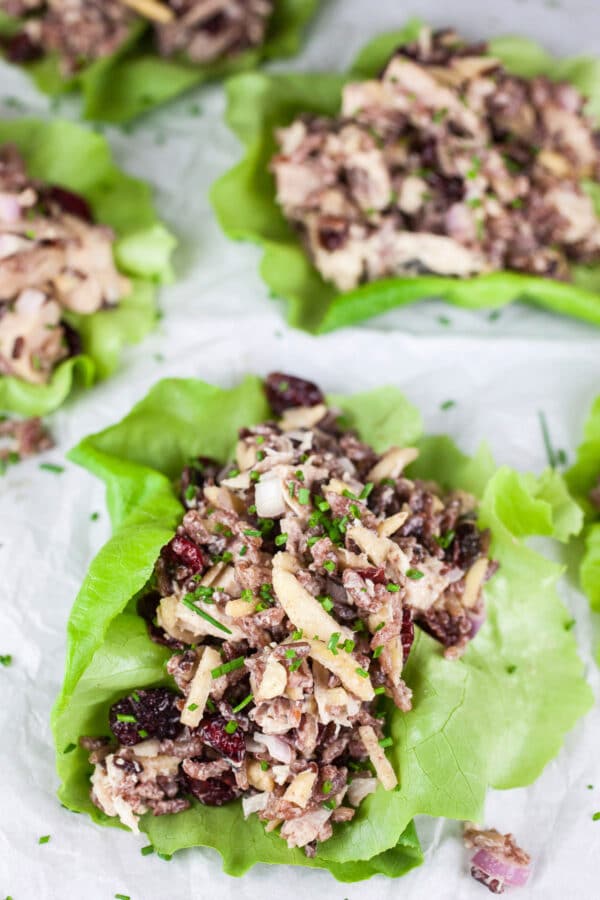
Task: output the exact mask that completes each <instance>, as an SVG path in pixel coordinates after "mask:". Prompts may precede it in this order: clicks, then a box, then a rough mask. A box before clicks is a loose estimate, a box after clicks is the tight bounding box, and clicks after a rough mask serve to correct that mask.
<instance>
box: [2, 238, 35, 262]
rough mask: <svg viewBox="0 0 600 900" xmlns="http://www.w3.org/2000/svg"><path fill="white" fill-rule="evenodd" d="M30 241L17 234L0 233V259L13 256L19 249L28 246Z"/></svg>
mask: <svg viewBox="0 0 600 900" xmlns="http://www.w3.org/2000/svg"><path fill="white" fill-rule="evenodd" d="M30 245H31V242H30V241H28V240H27V239H26V238H22V237H19V235H18V234H0V259H6V258H7V257H9V256H14V255H15V253H19V252H20V251H21V250H25V249H27V248H29V247H30Z"/></svg>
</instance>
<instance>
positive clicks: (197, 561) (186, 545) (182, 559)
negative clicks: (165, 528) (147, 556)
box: [164, 534, 206, 575]
mask: <svg viewBox="0 0 600 900" xmlns="http://www.w3.org/2000/svg"><path fill="white" fill-rule="evenodd" d="M164 551H165V554H166V556H167V558H168V559H169V560H170V561H171V562H172V563H175V565H179V566H185V567H186V569H190V571H191V573H192V575H197V574H198V572H202V570H203V569H204V567H205V565H206V563H205V561H204V556H203V555H202V551H201V549H200V547H197V546H196V544H194V542H193V541H190V540H189V538H184V537H181V535H179V534H176V535H175V537H174V538H173V540H171V541H169V543H168V544H167V546H166V547H165V548H164Z"/></svg>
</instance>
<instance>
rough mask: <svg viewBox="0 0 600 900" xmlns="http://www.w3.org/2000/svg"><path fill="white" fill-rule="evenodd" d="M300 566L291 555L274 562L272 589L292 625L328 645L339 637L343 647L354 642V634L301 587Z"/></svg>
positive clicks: (279, 554)
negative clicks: (328, 642)
mask: <svg viewBox="0 0 600 900" xmlns="http://www.w3.org/2000/svg"><path fill="white" fill-rule="evenodd" d="M297 568H298V564H297V563H296V561H295V559H294V557H293V556H292V555H291V554H290V553H285V552H281V553H277V554H276V556H275V557H274V558H273V589H274V591H275V594H276V595H277V599H278V600H279V602H280V604H281V606H282V607H283V609H284V610H285V613H286V615H287V616H288V618H289V619H290V620H291V622H292V623H293V625H294V626H295V627H296V628H297V629H299V630H301V631H302V632H303V633H304V634H305V635H310V636H312V635H316V636H317V638H319V639H320V640H322V641H325V643H327V641H328V640H329V638H330V637H331V635H332V634H336V633H339V634H340V636H341V643H343V642H344V641H345V640H352V638H353V632H352V631H351V630H350V629H349V628H346V627H345V626H344V625H340V624H339V622H336V620H335V619H334V618H333V617H332V616H330V615H329V614H328V613H327V612H325V610H324V609H323V607H322V606H321V604H320V603H319V601H318V600H316V599H315V597H313V596H312V594H309V592H308V591H307V590H306V588H304V587H302V585H301V584H300V582H299V581H298V579H297V578H296V576H295V574H294V573H295V572H296V571H297Z"/></svg>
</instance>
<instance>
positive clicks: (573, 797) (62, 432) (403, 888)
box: [0, 0, 600, 900]
mask: <svg viewBox="0 0 600 900" xmlns="http://www.w3.org/2000/svg"><path fill="white" fill-rule="evenodd" d="M445 7H446V4H444V3H442V0H438V2H435V0H429V2H420V3H417V2H414V0H413V2H408V3H405V4H402V3H399V2H394V0H380V2H379V3H377V4H375V3H368V2H365V0H337V2H334V0H329V2H328V0H325V2H324V3H323V9H322V12H321V15H320V17H319V19H318V20H317V23H316V25H315V27H313V29H312V32H311V35H310V39H309V41H308V44H307V46H306V48H305V51H304V53H303V54H302V55H301V56H300V57H299V58H298V59H297V60H295V61H294V62H293V65H294V66H295V67H298V68H304V69H310V68H322V69H326V68H343V67H344V66H345V65H346V64H347V63H349V62H350V60H351V58H352V56H353V54H354V53H355V51H356V50H357V49H358V48H359V47H360V46H361V45H362V44H363V43H365V42H366V40H368V39H369V38H370V37H371V36H373V35H375V34H377V33H378V32H381V31H382V30H385V29H388V28H394V27H397V26H399V25H401V24H402V23H403V22H404V21H405V19H406V18H407V17H408V16H410V15H417V14H418V15H420V16H422V17H423V18H425V19H427V20H429V21H432V22H434V23H435V24H437V25H445V24H450V22H451V20H452V24H454V25H456V26H457V27H458V28H460V29H461V30H462V31H463V32H464V33H465V34H466V35H468V36H469V37H471V38H480V37H484V36H486V35H489V34H492V33H507V32H519V33H521V34H526V35H528V36H531V37H534V38H537V39H539V40H541V41H542V42H544V43H545V44H546V46H548V47H549V48H550V49H551V50H553V51H555V52H556V53H562V54H567V53H570V54H572V53H578V52H588V53H590V52H595V53H600V9H599V8H598V5H597V0H579V2H575V0H570V2H568V3H567V2H566V0H563V3H562V5H559V3H558V2H556V0H547V2H544V3H542V2H533V0H527V2H518V0H504V2H503V3H502V4H484V3H478V2H476V0H470V2H466V0H457V2H455V4H454V5H453V8H452V11H451V12H448V11H447V10H446V9H445ZM288 65H291V64H288ZM6 98H8V102H6ZM11 98H17V100H18V101H19V104H21V103H22V104H24V109H25V111H26V112H27V113H31V112H33V113H36V114H37V113H40V114H47V113H48V106H47V104H46V101H45V100H44V98H41V97H40V96H38V95H37V94H36V93H35V92H34V91H33V89H32V88H31V86H30V85H29V83H28V82H27V81H26V79H24V78H23V77H22V76H21V75H20V73H18V72H15V71H13V70H11V69H9V68H7V67H6V66H3V65H2V64H0V114H1V115H15V109H14V106H15V104H14V100H12V99H11ZM195 101H199V102H200V104H201V107H202V115H201V116H200V117H196V118H194V117H190V116H189V115H188V111H189V107H190V105H191V103H192V102H195ZM75 109H76V107H72V106H70V105H69V106H68V107H64V111H65V112H66V113H71V114H72V113H73V111H74V110H75ZM222 110H223V96H222V92H221V91H220V90H219V89H218V88H209V89H204V90H201V91H198V92H197V93H196V95H194V96H192V97H188V98H185V99H184V100H182V101H180V102H178V103H176V104H174V105H173V106H171V107H169V108H168V110H166V111H163V112H160V113H158V114H157V115H155V116H154V117H152V118H150V119H147V120H145V121H144V122H143V123H141V124H139V125H138V126H136V128H135V129H134V131H133V133H131V134H125V133H123V132H121V131H117V130H107V136H108V137H109V139H110V141H111V143H112V145H113V147H114V149H115V153H116V156H117V159H118V161H119V163H120V164H121V165H122V166H123V167H124V168H126V169H127V170H129V171H130V172H132V173H133V174H136V175H139V176H142V177H144V178H147V179H148V180H149V181H150V182H151V183H152V184H153V185H154V186H155V188H156V190H157V200H158V203H159V206H160V210H161V213H162V215H163V216H164V217H165V218H166V220H167V221H168V223H169V224H170V225H171V227H172V228H174V229H175V231H176V232H177V233H178V234H179V236H180V241H181V246H180V249H179V251H178V254H177V260H176V262H177V266H178V274H179V279H180V280H179V281H178V283H177V284H176V285H174V286H173V287H171V288H169V289H168V290H167V291H165V292H164V294H163V296H162V298H161V305H162V308H163V309H164V311H165V318H164V320H163V322H162V323H161V325H160V328H159V330H158V331H157V332H156V333H155V334H154V335H152V336H151V337H150V338H149V339H148V340H146V341H145V342H144V343H143V344H142V345H141V346H139V347H136V348H133V349H132V350H131V351H129V352H128V353H127V355H126V359H125V362H124V365H123V368H122V370H121V372H120V374H119V375H118V376H117V377H115V378H113V379H112V380H111V381H110V382H108V383H105V384H103V385H100V386H99V387H98V388H96V389H95V390H94V391H92V392H89V393H88V394H86V395H82V396H80V397H79V398H77V399H76V401H74V402H71V403H70V404H69V405H68V406H67V407H65V408H64V409H63V410H62V411H61V412H60V413H58V414H56V415H55V416H54V417H53V419H52V425H53V429H54V432H55V436H56V438H57V447H56V449H55V450H54V451H52V452H50V453H48V454H46V457H45V459H47V460H48V461H53V462H57V463H62V464H64V454H65V452H66V451H67V450H68V449H69V448H70V447H72V446H73V445H74V443H76V441H77V440H79V438H81V437H82V436H83V435H84V434H86V433H88V432H90V431H95V430H98V429H99V428H102V427H104V426H106V425H108V424H109V423H111V422H113V421H115V420H117V419H118V418H120V417H121V416H122V415H123V414H124V413H125V412H126V411H127V410H128V409H129V408H130V406H131V405H132V403H133V402H135V400H137V399H138V398H139V397H140V396H142V394H143V393H145V391H146V390H147V389H148V388H149V386H150V385H151V384H152V383H153V382H154V381H155V380H156V379H157V378H159V377H162V376H165V375H197V376H201V377H203V378H205V379H207V380H213V381H216V382H219V383H221V384H223V385H229V384H233V383H235V382H236V381H237V380H238V379H239V378H240V377H241V376H242V375H243V374H245V373H246V372H248V371H256V372H258V373H266V372H267V371H269V370H271V369H275V368H279V369H283V370H289V371H292V372H295V373H297V374H305V375H307V376H308V377H311V378H313V379H314V380H316V381H318V382H319V383H320V384H321V385H322V387H323V388H324V389H326V390H328V391H347V392H352V391H355V390H359V389H365V388H368V387H374V386H377V385H380V384H383V383H394V384H396V385H398V386H399V387H401V388H402V389H403V390H404V391H405V392H406V394H407V395H408V396H409V398H410V399H411V400H412V401H413V402H415V403H416V404H417V405H418V406H419V407H420V408H421V410H422V412H423V414H424V418H425V425H426V429H427V430H428V431H432V432H435V431H444V432H447V433H449V434H451V435H452V436H453V437H454V438H455V439H456V440H457V441H458V443H459V444H460V445H461V446H462V447H463V449H465V450H473V449H474V448H475V447H476V446H477V444H478V443H479V441H480V440H482V439H486V440H488V441H489V442H490V444H491V445H492V448H493V451H494V453H495V456H496V459H497V460H498V462H502V463H508V464H510V465H513V466H515V467H516V468H519V469H523V470H524V469H528V470H532V471H539V470H541V469H542V468H543V466H544V465H545V463H546V458H545V452H544V447H543V443H542V439H541V434H540V430H539V425H538V421H537V413H538V410H543V411H544V412H545V413H546V416H547V419H548V422H549V425H550V430H551V433H552V439H553V441H554V444H555V446H558V447H564V448H566V449H567V451H568V452H569V455H570V458H572V455H573V450H574V447H575V445H576V444H577V442H578V440H579V437H580V433H581V427H582V424H583V421H584V417H585V414H586V412H587V409H588V408H589V405H590V403H591V401H592V399H593V397H594V396H595V394H597V393H598V392H599V390H600V355H599V354H598V347H599V342H598V335H597V333H595V332H593V331H592V330H591V329H589V328H587V327H586V326H583V325H581V324H579V323H576V322H569V321H568V320H566V319H560V318H553V317H551V316H549V315H546V314H544V313H542V312H540V311H537V310H532V309H527V308H525V307H514V308H511V309H510V310H505V311H504V312H503V313H502V316H501V318H500V319H499V320H497V321H495V322H490V321H489V319H488V315H487V314H486V313H482V314H475V313H470V312H466V311H460V310H454V309H452V308H448V307H444V306H442V305H441V304H438V303H434V302H432V303H426V304H421V305H418V306H415V307H413V308H412V309H407V310H403V311H402V312H398V313H393V314H389V315H387V316H386V317H385V318H381V319H378V320H373V321H372V322H370V323H368V324H366V325H365V326H364V327H362V328H361V329H354V330H347V331H345V332H340V333H337V334H334V335H330V336H327V337H324V338H320V339H318V340H316V339H314V338H311V337H309V336H306V335H304V334H302V333H300V332H291V331H290V330H289V329H287V328H286V326H285V324H284V322H283V319H282V317H281V310H280V307H279V306H278V304H276V303H274V302H273V301H272V300H270V299H269V298H268V296H267V291H266V289H265V288H264V286H263V284H262V283H261V282H260V279H259V277H258V275H257V272H256V268H257V262H258V251H257V250H256V248H253V247H249V246H244V245H240V244H232V243H229V242H228V241H227V240H226V239H225V238H224V237H223V236H222V235H221V234H220V232H219V229H218V227H217V226H216V224H215V223H214V221H213V219H212V215H211V211H210V207H209V204H208V199H207V191H208V188H209V186H210V184H211V183H212V181H213V180H214V178H215V177H217V176H218V175H219V174H220V173H221V172H223V171H225V170H226V169H227V168H228V167H229V166H230V165H231V164H233V163H234V162H235V161H236V160H237V159H238V158H239V148H238V146H237V142H236V140H235V138H234V137H233V136H232V135H231V134H230V133H229V132H228V131H227V129H226V127H225V126H224V125H223V124H222V119H221V117H222ZM439 315H445V316H448V317H449V318H450V319H451V324H450V325H445V326H444V325H441V324H440V323H439V322H438V318H437V317H438V316H439ZM448 399H452V400H455V401H456V406H455V407H454V408H452V409H450V410H447V411H442V410H441V409H440V404H441V403H442V402H443V401H445V400H448ZM38 463H39V460H36V461H32V462H30V463H27V464H23V465H21V466H19V467H16V468H14V469H13V470H11V471H10V473H9V474H8V475H7V476H6V477H5V478H4V479H2V481H0V653H11V654H12V655H13V659H14V662H13V665H12V666H11V667H10V668H0V691H1V695H0V696H1V700H0V731H1V734H2V740H1V741H0V900H1V898H3V897H5V896H10V897H12V898H13V900H30V898H35V900H55V898H56V900H59V898H60V900H75V898H83V897H85V898H86V900H110V898H112V897H114V895H115V894H116V893H121V894H126V895H129V896H130V897H131V898H132V900H162V898H166V897H169V898H173V900H180V898H188V897H189V898H201V900H204V898H206V900H208V898H211V900H212V898H213V897H214V898H217V897H218V898H222V900H230V898H234V897H235V898H236V900H250V898H255V897H256V896H259V895H260V894H265V893H268V894H269V895H270V896H273V895H274V894H276V893H279V892H285V893H286V894H287V895H288V896H299V895H301V894H304V893H307V894H308V893H309V892H310V893H312V895H313V896H315V897H325V896H327V897H328V898H331V900H344V898H348V900H358V898H361V900H374V898H376V897H377V898H378V900H391V898H392V897H402V898H404V900H423V898H429V897H431V898H436V900H471V898H473V900H477V898H479V900H483V898H485V897H486V896H489V895H488V894H486V893H485V889H484V888H482V887H481V886H480V885H477V884H475V882H473V881H472V880H471V879H470V878H469V877H468V875H467V874H466V873H467V871H468V870H467V859H466V855H465V853H464V851H463V850H462V842H461V841H460V840H459V828H458V826H457V825H456V823H449V824H448V823H445V824H444V823H441V822H435V821H431V820H426V819H421V820H419V821H418V829H419V834H420V836H421V838H422V841H423V847H424V849H425V851H426V856H427V859H426V863H425V865H424V866H423V867H421V868H420V869H418V870H416V871H415V872H413V873H411V874H410V875H408V876H407V877H405V878H403V879H402V880H401V881H398V882H396V881H387V880H385V879H383V878H377V879H374V880H372V881H371V882H364V883H362V884H358V885H341V884H338V883H337V882H335V881H334V880H333V879H332V878H331V876H329V874H327V873H319V872H312V871H308V870H294V869H291V868H289V869H283V868H268V867H264V866H261V867H258V868H256V869H255V870H253V872H252V873H250V874H249V875H247V876H246V877H245V878H244V879H243V880H242V881H238V880H234V879H231V878H229V877H228V876H225V875H223V874H222V872H221V871H220V867H219V863H218V858H217V856H216V854H215V853H213V852H212V851H204V850H194V851H185V852H183V853H181V854H179V855H178V856H176V857H175V858H174V859H173V860H172V861H171V862H169V863H167V862H163V861H161V860H159V859H157V858H156V857H153V856H151V857H142V856H141V855H140V852H139V850H140V847H141V846H142V845H143V844H144V843H146V841H145V840H144V839H143V838H141V839H136V838H135V837H132V836H130V835H128V834H126V833H124V832H114V831H112V830H110V829H101V828H98V827H96V826H95V825H93V824H91V823H90V822H89V821H88V820H87V819H86V818H85V817H83V816H75V815H72V814H71V813H69V812H67V811H65V810H63V809H61V807H60V806H59V804H58V802H57V801H56V799H55V789H56V786H57V781H56V776H55V774H54V762H53V751H52V745H51V738H50V730H49V724H48V717H49V711H50V707H51V705H52V702H53V699H54V697H55V695H56V692H57V691H58V687H59V684H60V680H61V676H62V667H63V656H64V645H65V641H64V632H65V623H66V619H67V615H68V611H69V608H70V605H71V603H72V601H73V598H74V596H75V594H76V592H77V589H78V587H79V585H80V583H81V580H82V578H83V576H84V573H85V571H86V568H87V566H88V564H89V562H90V560H91V558H92V556H93V554H94V553H95V552H96V551H97V549H98V548H99V547H100V545H101V543H102V541H103V540H104V539H106V537H107V535H108V521H107V516H106V513H105V510H104V500H103V491H102V487H101V485H100V484H98V483H96V482H94V481H93V480H92V478H91V477H90V476H88V475H87V474H86V473H85V472H83V471H79V470H78V469H77V468H76V467H75V466H73V465H72V464H70V463H66V469H65V472H64V473H63V474H61V475H53V474H52V473H49V472H45V471H40V470H39V468H38ZM96 511H98V512H100V518H99V519H98V521H95V522H91V521H90V515H91V513H93V512H96ZM561 593H562V595H563V597H564V599H565V601H566V602H567V603H568V604H569V605H570V606H571V608H572V609H573V612H574V616H575V618H576V620H577V625H576V633H577V637H578V640H579V642H580V646H581V652H582V656H583V658H584V660H585V663H586V670H587V675H588V678H589V680H590V683H591V684H592V686H593V687H594V690H595V692H596V695H598V692H599V689H600V679H599V677H598V671H597V669H596V667H595V666H594V664H593V662H592V655H591V653H592V649H593V647H594V646H595V643H596V642H597V637H598V628H597V623H593V622H592V620H591V617H590V615H589V613H588V611H587V606H586V603H585V600H584V598H582V597H581V595H580V594H579V593H578V592H577V591H576V589H575V588H574V585H573V581H572V580H571V579H570V578H569V577H567V578H565V579H564V580H563V583H562V585H561ZM594 631H595V632H596V640H595V639H594ZM599 746H600V711H599V710H598V708H595V709H594V710H593V711H592V712H591V713H590V714H589V715H588V717H587V718H586V719H585V720H584V721H583V722H581V723H580V724H579V725H578V727H577V728H576V729H575V731H574V732H573V733H572V734H571V735H569V738H568V740H567V743H566V746H565V748H564V750H563V752H562V753H561V755H560V757H559V758H558V759H557V760H556V761H555V762H554V763H552V764H551V765H550V766H548V768H547V769H546V771H545V772H544V774H543V776H542V777H541V778H540V779H539V781H538V782H537V783H536V784H535V785H534V786H533V787H531V788H529V789H524V790H519V791H511V792H504V793H494V794H490V797H489V801H488V810H487V822H488V824H490V825H493V826H495V827H497V828H499V829H500V830H503V831H507V830H511V831H513V832H514V833H515V835H516V836H517V838H518V840H519V841H520V842H521V844H522V845H523V846H524V847H525V848H526V849H527V850H528V851H530V852H531V854H532V856H533V858H534V862H535V867H534V871H533V875H532V879H531V882H530V886H529V887H528V888H526V889H524V890H522V891H520V892H518V893H517V894H516V895H515V896H518V897H521V898H523V900H529V898H545V900H546V898H547V900H568V898H578V900H593V898H596V897H598V895H599V888H598V884H599V877H598V865H597V862H596V860H597V855H598V847H599V846H600V821H598V822H593V821H592V814H593V813H594V812H596V811H598V810H600V761H599V758H598V756H599V754H598V747H599ZM588 785H594V787H593V789H588V787H587V786H588ZM45 834H50V835H51V840H50V842H49V843H48V844H45V845H42V846H40V845H38V838H39V837H40V836H41V835H45Z"/></svg>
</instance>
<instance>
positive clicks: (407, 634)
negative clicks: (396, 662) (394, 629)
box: [400, 606, 415, 662]
mask: <svg viewBox="0 0 600 900" xmlns="http://www.w3.org/2000/svg"><path fill="white" fill-rule="evenodd" d="M400 640H401V641H402V658H403V662H406V660H407V659H408V654H409V653H410V650H411V647H412V645H413V642H414V640H415V626H414V625H413V620H412V613H411V611H410V609H409V608H408V606H404V607H403V608H402V625H401V627H400Z"/></svg>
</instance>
